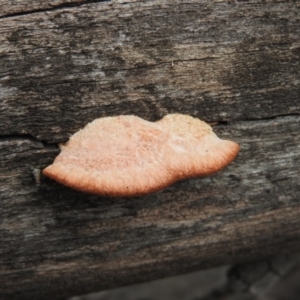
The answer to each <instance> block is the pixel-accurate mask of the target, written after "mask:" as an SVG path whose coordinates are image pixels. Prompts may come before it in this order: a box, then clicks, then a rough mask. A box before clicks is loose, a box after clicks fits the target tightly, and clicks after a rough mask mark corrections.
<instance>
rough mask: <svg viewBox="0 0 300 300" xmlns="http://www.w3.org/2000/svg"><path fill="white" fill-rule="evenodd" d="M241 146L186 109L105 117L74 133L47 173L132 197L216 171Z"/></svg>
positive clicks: (63, 180) (103, 192) (88, 187)
mask: <svg viewBox="0 0 300 300" xmlns="http://www.w3.org/2000/svg"><path fill="white" fill-rule="evenodd" d="M239 148H240V147H239V145H238V144H236V143H234V142H231V141H226V140H221V139H219V138H218V137H217V136H216V134H215V133H213V131H212V128H211V127H210V126H209V125H208V124H206V123H205V122H203V121H201V120H199V119H196V118H193V117H190V116H188V115H181V114H171V115H167V116H165V117H164V118H163V119H161V120H159V121H157V122H149V121H146V120H143V119H141V118H139V117H136V116H132V115H129V116H117V117H106V118H99V119H96V120H94V121H93V122H91V123H89V124H87V125H86V126H85V127H84V128H83V129H82V130H79V131H78V132H76V133H75V134H74V135H73V136H71V137H70V140H69V141H68V142H67V143H66V144H65V145H62V146H61V153H60V154H59V155H58V156H57V157H56V159H55V161H54V162H53V164H52V165H50V166H48V167H47V168H45V169H44V170H43V174H44V175H46V176H48V177H50V178H52V179H54V180H56V181H58V182H60V183H62V184H64V185H66V186H69V187H72V188H74V189H77V190H80V191H85V192H90V193H94V194H99V195H103V196H122V197H131V196H137V195H144V194H147V193H150V192H154V191H158V190H160V189H162V188H164V187H166V186H168V185H170V184H172V183H173V182H175V181H177V180H180V179H183V178H189V177H198V176H205V175H209V174H212V173H215V172H217V171H219V170H221V169H222V168H224V167H225V166H227V165H228V164H229V163H230V162H231V161H232V160H233V159H234V158H235V156H236V155H237V153H238V151H239Z"/></svg>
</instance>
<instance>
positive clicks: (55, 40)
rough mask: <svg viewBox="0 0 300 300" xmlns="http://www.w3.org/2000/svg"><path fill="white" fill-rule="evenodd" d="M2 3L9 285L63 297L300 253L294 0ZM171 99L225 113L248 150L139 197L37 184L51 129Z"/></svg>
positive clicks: (3, 219)
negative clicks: (215, 170)
mask: <svg viewBox="0 0 300 300" xmlns="http://www.w3.org/2000/svg"><path fill="white" fill-rule="evenodd" d="M5 2H6V1H1V0H0V11H1V17H0V32H1V34H0V119H1V127H0V153H1V155H0V166H1V174H0V176H1V181H0V190H1V199H0V201H1V202H0V255H1V262H0V282H1V283H0V296H1V297H0V298H1V299H54V298H57V299H65V298H66V297H68V296H71V295H76V294H83V293H87V292H92V291H97V290H100V289H103V288H108V287H113V286H121V285H124V284H129V283H136V282H141V281H146V280H149V279H154V278H159V277H164V276H168V275H174V274H179V273H183V272H188V271H192V270H198V269H201V268H206V267H210V266H215V265H220V264H225V263H232V262H239V261H247V260H251V259H257V258H262V257H266V256H269V255H272V254H275V253H276V254H279V253H287V252H292V251H299V249H300V239H299V237H300V221H299V220H300V203H299V196H300V180H299V179H300V171H299V165H300V133H299V128H300V116H299V114H300V97H299V95H300V88H299V83H300V74H299V69H300V63H299V62H300V57H299V56H300V43H299V40H300V39H299V38H300V34H299V33H300V27H299V22H300V10H299V6H300V4H299V1H281V2H278V1H275V0H274V1H249V2H241V3H234V2H233V3H228V2H227V1H209V2H206V1H192V0H191V1H166V0H165V1H162V0H160V1H127V2H125V3H121V2H122V1H106V2H99V1H95V3H85V1H74V3H72V2H71V1H57V3H56V4H55V6H54V7H51V8H50V4H49V3H50V1H48V2H49V3H48V2H47V1H36V4H34V5H37V6H38V7H32V9H30V7H29V8H28V7H27V8H24V4H21V2H22V1H12V2H11V3H10V2H6V3H5ZM67 2H68V3H67ZM88 2H91V1H88ZM118 2H120V3H118ZM43 3H44V4H43ZM45 3H46V4H45ZM52 4H53V3H52ZM73 4H74V5H73ZM5 5H6V6H5ZM64 5H71V6H70V7H64ZM4 6H5V11H4V10H3V7H4ZM172 112H180V113H187V114H190V115H193V116H197V117H199V118H201V119H203V120H205V121H208V122H212V123H214V124H216V125H215V126H214V130H215V131H216V133H217V134H218V135H219V136H220V137H222V138H229V139H232V140H234V141H236V142H238V143H240V144H241V152H240V155H239V156H238V158H237V159H236V160H235V161H234V162H233V163H232V164H231V165H230V166H229V167H228V168H226V170H224V171H222V172H221V173H219V174H216V175H214V176H211V177H208V178H202V179H192V180H186V181H182V182H179V183H177V184H174V185H172V186H171V187H169V188H167V189H165V190H163V191H161V192H158V193H156V194H151V195H148V196H146V197H143V198H133V199H120V198H117V199H105V198H100V197H97V196H93V195H88V194H84V193H80V192H76V191H73V190H71V189H68V188H66V187H63V186H61V185H59V184H58V183H55V182H53V181H51V180H50V179H46V178H44V177H41V178H40V183H39V182H38V181H39V180H38V171H37V170H38V169H42V168H44V167H45V166H47V165H48V164H50V163H51V162H52V161H53V159H54V157H55V156H56V155H57V153H58V152H59V150H58V146H57V143H59V142H64V141H66V140H67V139H68V137H69V136H70V134H72V133H74V132H75V131H77V130H78V129H79V128H81V127H83V126H84V125H85V124H86V123H87V122H89V121H91V120H93V119H94V118H97V117H101V116H109V115H118V114H136V115H138V116H140V117H143V118H145V119H148V120H156V119H158V118H161V117H162V116H164V115H165V114H167V113H172ZM35 179H36V180H37V182H36V180H35Z"/></svg>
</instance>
